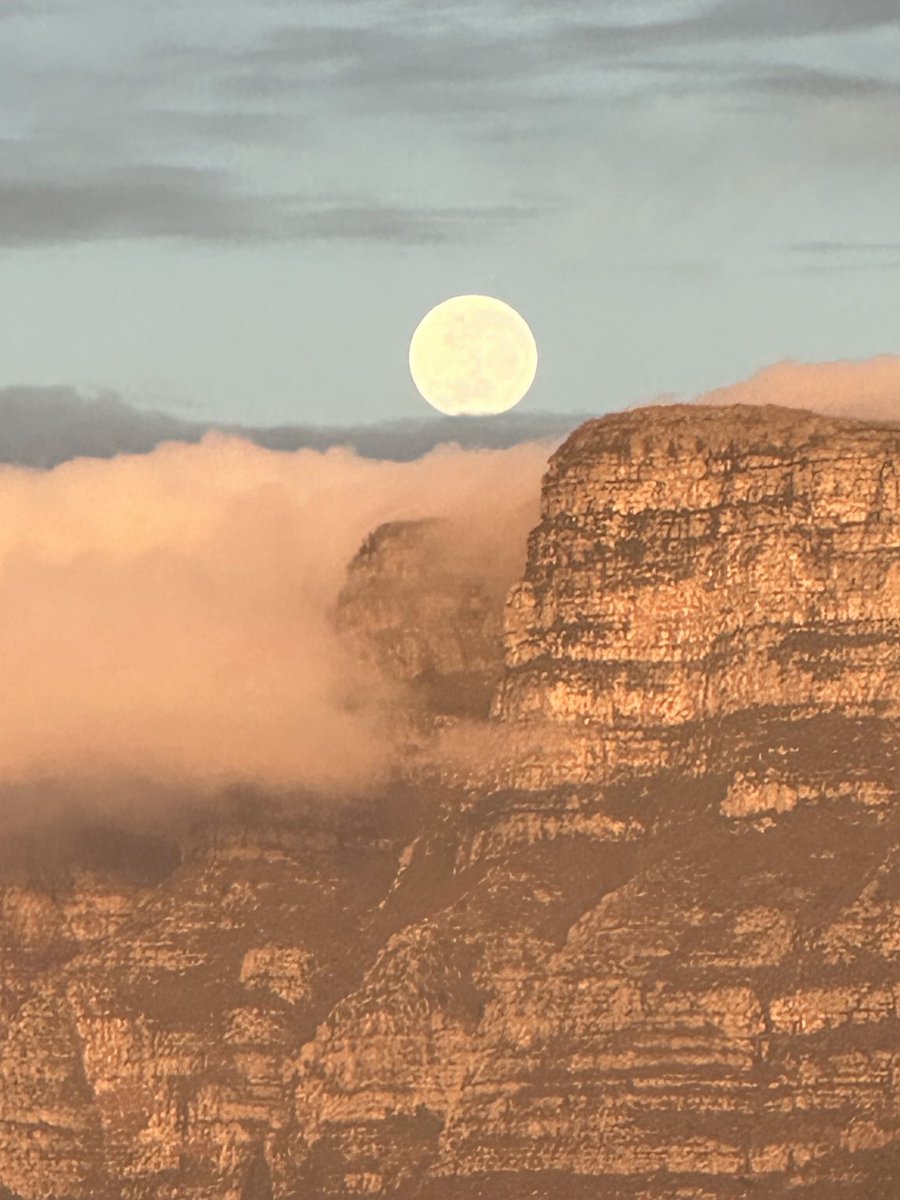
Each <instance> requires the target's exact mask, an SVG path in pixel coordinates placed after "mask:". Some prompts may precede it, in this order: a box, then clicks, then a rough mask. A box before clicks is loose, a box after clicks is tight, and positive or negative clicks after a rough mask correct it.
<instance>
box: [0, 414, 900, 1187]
mask: <svg viewBox="0 0 900 1200" xmlns="http://www.w3.org/2000/svg"><path fill="white" fill-rule="evenodd" d="M898 449H900V434H898V432H897V431H894V430H890V429H879V428H869V427H866V426H862V425H857V424H855V423H851V422H838V421H831V420H826V419H822V418H817V417H813V416H810V415H808V414H803V413H798V412H790V411H787V410H781V409H772V408H766V409H750V408H732V409H711V408H704V409H695V408H688V407H677V406H676V407H670V408H655V409H648V410H643V411H638V412H633V413H628V414H624V415H616V416H612V417H607V418H603V419H602V420H599V421H596V422H591V423H589V424H588V425H586V426H584V427H582V428H581V429H580V430H579V431H577V432H576V433H575V434H574V435H573V436H572V437H571V438H570V439H569V441H568V442H567V443H566V444H565V445H564V446H563V447H562V448H561V449H560V450H559V451H558V452H557V453H556V455H555V456H554V458H553V459H552V460H551V464H550V468H549V471H548V474H547V477H546V480H545V484H544V493H543V510H542V519H541V523H540V524H539V526H538V527H537V528H536V529H535V531H534V532H533V534H532V536H531V539H530V544H529V550H528V562H527V568H526V571H525V575H524V578H523V580H522V581H521V583H520V584H519V585H518V586H517V587H516V588H515V589H514V590H513V593H512V594H511V596H510V598H509V602H508V605H507V611H506V631H505V650H504V656H505V665H504V666H503V669H502V676H501V678H500V682H499V686H498V688H497V691H496V694H495V697H494V703H493V717H492V720H491V728H492V729H493V730H494V731H495V732H496V733H497V737H496V738H495V739H493V740H491V739H489V738H482V739H481V740H480V741H478V740H477V739H476V741H474V742H473V744H477V745H480V746H482V747H484V748H487V747H493V749H492V750H491V751H490V753H491V754H492V755H493V758H492V759H491V760H490V761H487V760H486V761H484V762H481V763H475V764H473V769H472V772H471V780H476V781H477V779H478V778H479V777H480V778H481V779H483V780H494V781H495V782H494V784H492V785H488V784H484V783H482V784H481V785H480V786H478V785H477V783H472V782H471V781H470V783H469V785H468V786H467V787H464V788H461V787H458V786H451V785H450V783H445V784H444V785H441V783H440V770H439V769H436V770H435V771H432V772H431V773H430V774H428V773H427V772H426V773H423V772H422V770H421V763H418V764H417V765H416V768H415V770H411V771H410V773H409V774H408V776H407V778H406V779H405V781H404V780H403V779H402V778H401V779H400V780H399V781H398V783H397V785H396V787H395V788H394V789H393V791H392V793H391V795H390V796H389V797H386V798H382V800H381V801H380V802H378V803H370V804H369V805H368V806H367V807H366V808H363V809H359V810H347V811H346V812H343V813H340V814H335V813H330V814H328V813H319V814H318V815H316V813H315V812H314V811H312V810H311V811H310V812H307V813H306V815H305V816H304V818H303V819H302V820H301V819H300V818H299V817H297V816H295V817H293V818H287V817H281V818H279V819H278V820H275V819H274V818H273V819H271V820H266V819H263V818H257V819H256V820H255V821H253V822H250V823H249V824H247V823H244V824H241V823H238V824H235V823H234V822H233V821H232V822H231V823H227V822H226V823H224V824H221V825H219V826H216V824H215V822H212V823H211V825H210V827H209V828H208V829H207V830H206V832H205V833H204V835H203V836H202V837H201V838H199V839H198V840H197V841H196V842H195V844H194V845H193V847H192V848H190V849H188V850H186V851H185V852H184V854H183V861H182V862H181V865H180V866H178V867H177V868H175V869H169V870H168V871H166V872H163V874H162V877H161V878H154V879H143V880H128V881H125V882H123V881H121V880H120V881H118V882H116V880H115V879H113V878H112V876H107V877H106V878H101V877H100V876H99V875H97V874H96V872H95V873H94V874H92V875H85V874H84V873H82V874H81V875H78V876H77V877H73V880H72V881H70V883H69V884H68V885H67V887H66V888H65V889H62V890H60V889H59V888H57V889H56V890H55V891H54V889H53V888H52V887H49V886H47V885H46V884H44V883H40V882H34V881H28V880H25V881H24V882H23V881H21V880H19V881H16V882H15V884H12V883H11V884H10V885H9V886H8V887H7V888H6V890H5V892H4V894H3V901H2V906H0V916H2V926H0V929H2V933H3V948H4V972H3V982H4V989H3V993H2V996H0V1036H2V1039H3V1041H2V1046H0V1185H2V1186H3V1187H5V1188H6V1189H7V1194H8V1195H10V1196H14V1197H22V1198H23V1200H24V1198H26V1197H27V1198H28V1200H31V1198H32V1197H35V1198H37V1197H54V1198H59V1200H63V1198H65V1200H82V1198H87V1197H98V1198H102V1200H105V1198H106V1197H110V1198H112V1197H120V1196H122V1197H128V1198H129V1200H144V1198H145V1197H146V1198H148V1200H149V1197H173V1198H174V1197H179V1198H181V1197H185V1198H188V1200H214V1198H215V1200H221V1198H223V1197H228V1198H230V1200H268V1198H275V1197H285V1198H295V1200H299V1198H300V1197H303V1198H304V1200H309V1198H312V1197H323V1198H324V1197H327V1196H332V1195H333V1196H341V1195H342V1196H347V1195H375V1196H377V1195H391V1196H396V1197H402V1198H405V1200H432V1198H433V1200H443V1198H446V1200H451V1198H452V1200H474V1198H475V1197H484V1198H488V1197H490V1198H491V1200H495V1198H496V1200H501V1198H508V1200H520V1198H521V1197H523V1196H530V1197H537V1198H541V1197H543V1198H544V1200H563V1198H567V1200H568V1198H569V1197H573V1198H576V1200H577V1198H578V1197H584V1198H585V1200H586V1198H588V1197H590V1198H591V1200H593V1198H595V1197H603V1198H604V1200H615V1198H621V1200H625V1198H626V1197H627V1198H629V1200H675V1198H676V1197H678V1198H680V1200H688V1198H690V1200H726V1198H727V1200H751V1198H753V1197H765V1200H893V1198H894V1197H895V1196H896V1195H897V1194H898V1192H900V1087H898V1084H900V1021H898V1011H900V1009H898V1006H900V970H898V956H900V850H898V812H900V807H898V794H897V792H898V784H900V776H898V769H897V766H898V749H900V725H898V704H900V498H898V477H897V473H896V470H895V465H894V464H895V461H896V457H897V451H898ZM431 535H432V529H431V527H429V530H428V531H427V534H426V535H424V536H423V532H422V530H421V529H420V528H419V527H415V526H412V527H410V526H404V527H387V531H386V532H385V531H382V532H381V533H380V534H379V536H378V537H377V538H376V539H375V540H374V541H373V543H371V544H370V545H369V547H368V548H367V549H366V550H365V551H364V553H363V554H362V555H361V557H360V558H359V559H358V560H357V563H356V566H355V568H354V571H353V572H351V577H350V583H349V584H348V590H347V592H346V593H345V604H346V613H347V614H348V625H349V627H352V628H353V629H354V630H355V631H356V633H357V634H359V633H362V634H363V635H365V636H367V637H368V642H369V645H370V646H375V647H377V648H378V652H379V653H381V654H383V655H384V656H386V660H387V661H388V663H389V667H390V671H392V672H393V675H394V677H395V678H398V677H399V678H405V679H412V678H415V677H416V675H417V673H421V670H422V669H424V668H423V667H422V663H423V662H424V659H425V658H428V659H429V661H430V662H431V664H432V667H433V669H434V673H435V674H433V675H432V678H434V677H435V675H437V676H440V675H441V672H442V671H443V672H446V674H453V673H454V672H456V671H457V670H462V671H464V672H470V676H471V677H470V682H471V679H474V678H475V677H478V676H479V675H480V678H482V679H483V678H487V677H488V676H490V673H491V672H492V671H493V670H494V669H495V668H494V666H493V664H494V662H496V659H494V658H492V652H491V649H490V645H489V642H490V638H489V637H488V631H489V630H490V629H491V627H492V626H491V622H492V621H495V620H496V613H495V614H494V615H493V616H492V615H491V614H490V613H489V612H488V611H487V609H486V608H485V600H484V597H483V596H479V597H478V598H477V602H476V603H475V607H474V609H473V608H470V607H467V606H468V604H469V599H470V598H471V597H472V596H476V595H477V589H475V591H472V590H471V587H470V581H469V580H468V577H466V580H464V581H462V582H460V581H459V580H458V581H456V582H454V583H451V584H448V585H446V586H445V583H443V582H441V581H440V580H439V579H437V577H435V578H433V579H432V578H430V577H429V574H428V562H429V554H428V553H427V552H423V550H422V547H423V546H427V544H428V543H427V537H430V536H431ZM379 547H381V549H379ZM382 551H383V552H382ZM445 570H446V568H445V566H444V565H442V566H441V571H442V572H443V571H445ZM393 576H396V577H397V583H396V586H395V585H394V584H393V583H392V577H393ZM442 578H443V576H442ZM373 597H374V598H375V600H377V603H374V604H370V601H371V600H372V599H373ZM367 606H368V607H370V608H371V611H372V627H371V629H370V630H369V631H366V629H365V623H366V616H365V614H366V611H367ZM461 606H462V607H461ZM487 607H488V608H489V605H488V606H487ZM435 613H439V614H442V616H441V621H442V622H443V626H442V628H444V629H451V630H452V631H453V636H452V639H449V640H448V639H447V638H442V637H440V636H439V637H438V638H435V636H434V615H435ZM473 613H474V615H473ZM466 630H468V634H467V633H466ZM467 637H468V639H469V640H468V641H467ZM453 639H456V640H453ZM457 643H459V644H457ZM389 673H390V672H389ZM467 687H468V684H467ZM435 694H436V695H437V696H438V704H439V707H440V703H441V700H440V697H441V695H442V693H441V690H440V689H438V690H437V692H436V693H435ZM466 694H468V695H470V696H471V695H474V694H475V693H474V691H471V690H470V691H468V692H467V693H466ZM421 696H422V699H423V702H426V703H427V702H429V693H428V691H427V689H425V690H423V691H422V693H421ZM447 711H448V709H447V706H446V705H444V707H443V713H444V716H446V715H447ZM461 711H463V712H464V713H466V715H468V716H469V717H471V716H473V715H475V716H477V712H475V711H474V710H472V709H471V708H466V707H465V706H463V709H462V710H461ZM483 752H484V753H488V751H487V749H485V750H484V751H483ZM498 755H500V756H502V761H498V760H497V756H498ZM450 775H452V772H451V773H448V778H449V777H450ZM426 776H427V779H428V781H429V782H428V783H427V784H426V783H424V782H423V779H424V778H426ZM497 780H502V786H498V785H497V783H496V781H497ZM363 814H365V815H363ZM3 1194H4V1193H3V1192H2V1187H0V1195H3Z"/></svg>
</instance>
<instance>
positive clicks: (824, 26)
mask: <svg viewBox="0 0 900 1200" xmlns="http://www.w3.org/2000/svg"><path fill="white" fill-rule="evenodd" d="M560 11H561V12H562V13H564V14H565V15H566V16H567V17H568V21H565V22H563V23H561V25H560V29H559V33H558V35H557V40H558V42H559V45H560V48H561V49H564V50H567V51H570V52H573V53H575V52H578V50H579V47H580V50H581V52H582V53H584V52H586V51H589V50H599V51H600V52H601V53H602V54H604V55H614V54H629V53H639V52H646V51H648V50H655V49H670V48H672V47H674V46H702V45H706V44H708V43H711V42H729V41H739V42H745V41H748V40H752V41H757V40H758V41H777V40H781V39H786V38H798V37H801V38H802V37H818V36H822V35H829V34H846V33H854V32H864V31H870V30H879V29H885V28H888V27H890V26H900V12H898V10H897V6H896V4H895V3H894V0H861V2H860V3H858V4H846V3H844V0H792V2H791V3H790V4H785V3H783V2H782V0H717V2H716V3H713V4H706V5H704V6H703V7H701V8H699V9H697V8H694V9H692V11H690V13H689V14H688V15H685V16H677V17H673V18H665V17H661V18H658V19H653V18H650V19H644V20H638V21H633V22H618V21H609V20H605V19H603V18H602V17H601V19H600V20H597V18H596V11H597V10H596V7H594V6H591V8H590V9H587V8H586V6H584V5H583V4H580V3H573V4H569V5H565V6H563V8H562V9H561V10H560ZM582 13H586V14H587V15H586V16H582Z"/></svg>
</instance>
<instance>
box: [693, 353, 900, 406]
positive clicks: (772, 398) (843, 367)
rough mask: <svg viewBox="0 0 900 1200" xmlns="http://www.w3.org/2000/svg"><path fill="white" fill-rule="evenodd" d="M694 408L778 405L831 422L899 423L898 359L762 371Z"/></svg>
mask: <svg viewBox="0 0 900 1200" xmlns="http://www.w3.org/2000/svg"><path fill="white" fill-rule="evenodd" d="M697 403H698V404H784V405H786V406H787V407H789V408H808V409H811V410H812V411H814V412H819V413H826V414H827V415H829V416H834V417H855V418H856V419H858V420H862V421H900V355H894V354H882V355H879V356H878V357H876V358H870V359H865V360H860V361H839V362H826V363H800V362H793V361H790V360H788V361H785V362H780V363H775V365H774V366H771V367H766V368H765V369H764V370H762V371H758V372H757V374H755V375H753V376H751V378H750V379H747V380H745V381H744V382H743V383H734V384H730V385H729V386H728V387H722V388H716V389H715V390H714V391H711V392H706V393H705V394H704V395H702V396H699V397H698V398H697Z"/></svg>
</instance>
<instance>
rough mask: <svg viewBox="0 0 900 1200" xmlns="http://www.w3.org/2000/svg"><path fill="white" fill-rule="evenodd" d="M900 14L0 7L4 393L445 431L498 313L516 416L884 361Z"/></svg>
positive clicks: (898, 253)
mask: <svg viewBox="0 0 900 1200" xmlns="http://www.w3.org/2000/svg"><path fill="white" fill-rule="evenodd" d="M898 101H900V6H898V5H897V0H854V2H853V3H852V4H850V3H847V0H791V3H789V4H787V3H785V2H784V0H713V2H704V3H699V2H696V0H654V2H644V0H590V2H587V0H553V3H549V2H546V0H545V2H543V3H538V2H537V0H516V2H515V3H513V2H512V0H477V3H476V2H471V3H470V2H468V0H453V2H452V3H449V2H446V3H445V2H444V0H429V2H428V3H427V4H422V3H414V2H413V0H327V3H320V2H318V0H306V2H305V3H301V4H297V3H286V2H283V0H241V2H240V3H238V2H237V0H217V3H215V4H212V3H211V2H210V0H154V3H152V4H150V3H146V2H145V0H134V2H133V3H130V4H128V5H122V4H121V2H120V0H115V2H113V0H53V2H52V3H49V2H47V0H3V2H2V3H0V314H2V321H3V341H2V345H3V354H2V360H0V361H2V370H0V388H11V387H19V388H26V389H27V388H39V387H48V386H52V387H56V388H68V389H74V390H75V391H76V392H78V393H79V394H80V395H84V396H93V395H96V394H101V393H102V394H104V395H105V394H113V395H116V396H119V397H121V398H122V399H123V400H124V401H125V402H126V403H128V404H130V405H134V406H138V407H151V408H157V409H162V410H164V411H167V412H171V413H173V414H176V415H178V416H179V417H180V418H183V419H193V420H197V421H210V420H217V421H224V422H228V421H230V422H238V423H247V424H253V425H260V426H264V425H272V424H285V423H296V422H305V423H325V424H332V425H342V424H353V425H360V424H365V423H367V422H380V421H385V420H409V419H413V418H428V417H429V415H433V417H434V419H435V420H437V419H439V418H438V414H431V413H430V410H429V409H428V406H427V405H426V404H425V402H424V401H423V400H422V399H421V398H420V397H419V396H418V394H417V392H416V390H415V387H414V385H413V383H412V381H411V379H410V377H409V372H408V367H407V347H408V342H409V338H410V336H411V334H412V331H413V329H414V328H415V326H416V324H417V323H418V321H419V319H420V318H421V316H422V315H423V314H424V313H425V312H426V311H427V310H428V309H429V308H430V307H432V306H433V305H434V304H436V303H438V302H439V301H440V300H442V299H445V298H446V297H448V296H452V295H455V294H459V293H463V292H486V293H490V294H493V295H496V296H499V297H500V298H501V299H504V300H505V301H507V302H508V303H510V304H512V305H513V306H514V307H515V308H517V309H518V310H519V311H520V312H521V313H522V314H523V315H524V316H525V317H526V319H527V320H528V322H529V324H530V325H531V327H532V329H533V331H534V334H535V337H536V340H537V344H538V348H539V352H540V368H539V372H538V378H537V380H536V383H535V385H534V387H533V389H532V391H531V393H530V394H529V396H528V397H527V398H526V400H525V401H523V404H522V406H521V408H522V411H523V412H526V411H531V412H539V411H544V412H551V413H552V412H558V413H572V412H584V413H591V414H595V413H602V412H606V411H610V410H614V409H618V408H622V407H625V406H629V405H634V404H637V403H640V402H642V401H647V400H651V399H653V398H655V397H658V396H673V397H674V396H679V397H681V396H685V397H689V396H692V395H695V394H698V393H700V392H705V391H709V390H711V389H714V388H717V387H720V386H725V385H728V384H731V383H733V382H736V381H739V380H742V379H745V378H747V377H749V376H751V375H753V374H755V373H756V372H758V371H760V370H761V369H763V368H765V367H767V366H769V365H770V364H773V363H777V362H780V361H782V360H785V359H791V360H796V361H798V362H820V361H826V360H836V359H841V360H856V359H866V358H869V357H872V356H876V355H884V354H895V353H897V352H898V351H900V332H898V324H897V313H898V307H900V306H898V298H900V218H898V213H900V209H898V197H900V120H898Z"/></svg>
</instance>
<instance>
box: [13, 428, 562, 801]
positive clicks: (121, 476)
mask: <svg viewBox="0 0 900 1200" xmlns="http://www.w3.org/2000/svg"><path fill="white" fill-rule="evenodd" d="M549 450H550V446H549V445H546V444H534V443H531V444H525V445H521V446H517V447H515V448H512V449H509V450H498V451H466V450H461V449H459V448H457V447H441V448H439V449H437V450H435V451H433V452H432V453H431V454H429V455H427V456H425V457H424V458H421V459H419V460H417V461H415V462H410V463H395V462H375V461H372V460H367V459H364V458H360V457H359V456H357V455H356V454H354V453H352V452H350V451H347V450H331V451H328V452H326V453H319V452H317V451H312V450H302V451H299V452H296V453H292V454H288V453H281V452H276V451H271V450H265V449H262V448H260V447H258V446H255V445H252V444H250V443H248V442H246V441H244V440H240V439H237V438H229V437H225V436H222V435H210V436H208V437H207V438H205V439H204V440H203V441H202V442H201V443H200V444H198V445H189V444H179V443H171V444H166V445H163V446H161V447H159V448H158V449H156V450H155V451H153V452H152V453H148V454H145V455H141V456H119V457H116V458H112V459H109V460H95V459H78V460H75V461H72V462H67V463H64V464H62V465H61V466H58V467H57V468H55V469H54V470H52V471H34V470H23V469H20V468H14V467H5V468H2V469H0V617H2V620H0V660H2V662H3V664H4V670H3V673H2V677H0V728H2V736H0V783H3V784H7V785H9V784H16V783H18V784H20V785H21V783H22V781H23V780H25V781H27V780H28V779H29V778H38V777H42V778H47V777H53V776H56V777H60V778H66V779H69V780H72V779H78V778H100V777H106V778H108V779H112V778H114V777H116V776H122V775H144V776H146V777H150V778H153V779H159V780H163V781H165V782H167V783H169V782H172V783H177V784H183V785H184V786H191V787H198V786H200V787H206V786H209V787H219V786H221V785H224V784H226V783H230V782H234V781H239V780H243V779H246V780H253V781H254V782H257V783H260V784H263V785H267V786H289V787H302V788H309V789H315V790H317V791H326V792H328V791H331V792H340V791H353V790H356V791H359V790H364V789H365V788H367V787H368V786H370V785H377V783H378V781H379V780H380V778H381V773H382V771H383V770H384V769H385V767H386V762H385V751H384V747H385V737H384V729H383V727H382V722H383V720H384V710H385V704H384V700H385V696H384V695H383V693H382V692H381V691H380V687H381V685H380V684H378V682H377V681H376V680H374V679H372V678H369V677H367V676H366V675H365V673H364V668H363V667H361V666H360V664H359V663H357V662H356V661H354V660H353V659H351V658H350V657H348V655H347V653H346V651H345V649H344V647H343V646H342V645H341V643H340V641H339V639H338V638H337V636H336V635H335V633H334V630H333V628H332V623H331V613H332V610H333V605H334V603H335V599H336V596H337V593H338V591H339V589H340V586H341V583H342V582H343V578H344V571H345V568H346V565H347V562H348V561H349V559H350V558H351V557H352V555H353V554H354V553H355V551H356V550H357V548H358V547H359V545H360V543H361V542H362V540H363V538H364V537H365V536H366V534H368V533H369V532H370V531H371V530H372V529H373V528H375V527H376V526H377V525H379V524H380V523H382V522H384V521H387V520H395V519H411V518H417V517H451V518H456V519H457V523H458V528H460V529H464V530H465V531H466V536H465V537H464V538H460V539H459V545H458V547H457V546H455V545H454V543H455V542H456V540H457V539H454V538H449V539H448V546H447V553H448V554H451V553H456V552H460V553H463V552H464V553H465V554H466V556H467V561H468V562H469V563H471V562H472V561H473V560H474V561H477V562H479V563H481V564H482V566H483V569H484V572H485V575H486V576H487V577H489V580H490V582H491V584H492V586H495V587H506V586H508V585H509V584H511V583H512V582H513V580H514V579H515V578H516V577H517V575H518V574H519V573H520V571H521V568H522V565H523V559H524V550H525V540H526V534H527V531H528V529H529V528H530V527H531V526H532V525H534V524H535V523H536V520H537V516H538V501H539V491H540V476H541V473H542V472H543V470H544V466H545V463H546V459H547V455H548V453H549Z"/></svg>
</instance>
